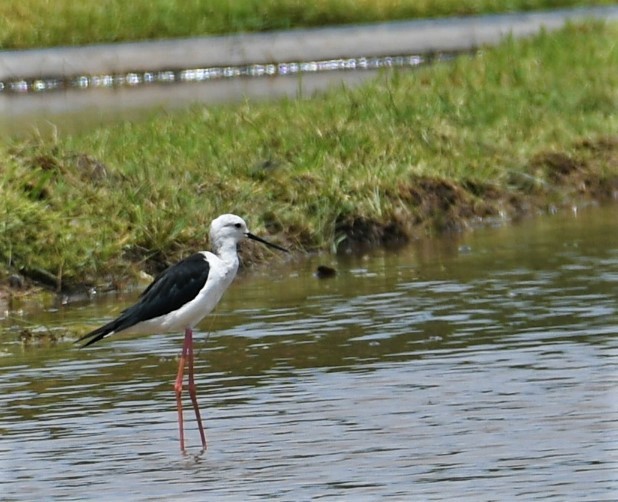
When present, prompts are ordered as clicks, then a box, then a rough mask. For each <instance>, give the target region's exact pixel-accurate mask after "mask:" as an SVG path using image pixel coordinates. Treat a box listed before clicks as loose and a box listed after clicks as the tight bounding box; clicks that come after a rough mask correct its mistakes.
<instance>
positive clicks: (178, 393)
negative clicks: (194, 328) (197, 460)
mask: <svg viewBox="0 0 618 502" xmlns="http://www.w3.org/2000/svg"><path fill="white" fill-rule="evenodd" d="M191 335H192V333H191V331H190V330H186V331H185V341H184V343H183V344H182V355H181V356H180V362H179V363H178V376H177V377H176V382H175V383H174V392H175V393H176V408H177V409H178V430H179V431H180V450H181V451H185V433H184V426H183V419H182V381H183V379H184V373H185V361H186V360H187V354H188V352H189V345H191V344H192V343H191Z"/></svg>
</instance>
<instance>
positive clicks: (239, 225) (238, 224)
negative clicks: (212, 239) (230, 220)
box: [234, 223, 242, 228]
mask: <svg viewBox="0 0 618 502" xmlns="http://www.w3.org/2000/svg"><path fill="white" fill-rule="evenodd" d="M234 226H235V227H236V228H240V227H242V225H241V224H240V223H234Z"/></svg>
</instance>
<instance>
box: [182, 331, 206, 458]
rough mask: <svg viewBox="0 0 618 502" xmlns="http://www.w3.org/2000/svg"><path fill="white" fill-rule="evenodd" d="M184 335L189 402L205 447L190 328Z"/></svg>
mask: <svg viewBox="0 0 618 502" xmlns="http://www.w3.org/2000/svg"><path fill="white" fill-rule="evenodd" d="M185 333H186V334H185V337H186V336H188V337H189V350H188V353H187V360H188V363H189V396H190V397H191V403H192V404H193V409H194V410H195V419H196V420H197V427H198V429H199V431H200V437H201V439H202V448H204V450H205V449H206V434H204V427H203V425H202V417H201V416H200V407H199V405H198V403H197V393H196V391H195V377H194V373H193V332H192V331H191V329H187V330H186V332H185Z"/></svg>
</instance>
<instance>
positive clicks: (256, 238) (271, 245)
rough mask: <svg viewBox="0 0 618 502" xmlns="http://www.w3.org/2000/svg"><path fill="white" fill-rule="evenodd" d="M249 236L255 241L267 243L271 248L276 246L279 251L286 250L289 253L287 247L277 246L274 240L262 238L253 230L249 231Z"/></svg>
mask: <svg viewBox="0 0 618 502" xmlns="http://www.w3.org/2000/svg"><path fill="white" fill-rule="evenodd" d="M246 235H247V238H249V239H251V240H254V241H258V242H261V243H262V244H266V245H267V246H269V247H271V248H275V249H278V250H279V251H285V252H286V253H289V251H288V250H287V249H285V248H282V247H281V246H277V245H276V244H273V243H272V242H268V241H266V240H264V239H262V238H261V237H258V236H257V235H253V234H252V233H251V232H247V234H246Z"/></svg>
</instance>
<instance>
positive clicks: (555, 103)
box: [0, 23, 618, 285]
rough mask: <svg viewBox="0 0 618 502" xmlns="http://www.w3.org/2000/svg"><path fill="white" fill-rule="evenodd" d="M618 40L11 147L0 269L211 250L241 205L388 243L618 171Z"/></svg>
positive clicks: (303, 229)
mask: <svg viewBox="0 0 618 502" xmlns="http://www.w3.org/2000/svg"><path fill="white" fill-rule="evenodd" d="M616 40H618V26H616V25H603V24H598V23H597V24H590V25H585V26H578V27H574V26H571V27H568V28H567V29H565V30H562V31H560V32H557V33H551V34H541V35H539V36H537V37H535V38H534V39H531V40H527V41H513V40H508V41H506V42H504V43H503V44H501V45H500V46H499V47H497V48H492V49H487V50H485V51H484V52H483V53H482V54H481V55H479V56H478V57H466V56H463V57H460V58H458V59H457V60H455V61H454V62H451V63H443V64H437V65H435V66H432V67H425V68H422V69H419V70H417V71H400V72H394V73H385V74H383V75H382V76H381V77H380V78H378V79H377V80H376V81H374V82H372V83H370V84H368V85H364V86H362V87H360V88H357V89H353V90H350V89H345V88H340V89H337V90H333V91H331V92H329V93H327V94H325V95H323V96H320V97H316V98H313V99H306V100H283V101H281V102H277V103H274V104H273V103H243V104H238V105H226V106H218V107H205V106H195V107H194V108H192V109H191V110H189V111H185V112H177V113H156V114H153V115H152V116H151V117H150V118H148V119H146V120H144V121H141V122H135V123H134V122H127V121H125V122H121V123H118V124H116V125H112V126H107V127H101V128H98V129H95V130H91V131H85V132H83V133H77V134H71V135H67V136H63V137H58V138H56V139H54V140H47V139H32V140H29V141H18V142H15V143H13V144H11V145H3V146H0V174H1V177H0V201H1V202H0V225H2V231H0V257H1V260H2V265H1V267H2V268H1V270H4V272H3V274H6V273H8V271H9V270H16V269H17V270H19V269H22V270H26V271H29V272H28V273H29V274H30V275H36V274H32V271H35V272H36V271H46V272H47V273H48V275H51V276H53V277H56V278H57V280H58V281H59V282H60V280H62V282H63V284H65V285H70V284H74V283H77V282H82V281H91V282H100V281H102V280H107V279H110V278H111V280H114V279H119V278H123V277H125V276H130V275H131V274H132V273H133V272H135V271H136V270H138V269H142V268H144V267H146V263H145V262H147V264H148V267H146V268H148V269H149V270H151V271H152V270H153V268H157V267H158V266H159V265H161V264H164V263H167V262H170V261H172V260H175V259H177V258H178V257H180V256H182V255H184V254H186V253H187V252H189V251H190V250H193V249H203V248H204V247H205V246H206V243H207V233H208V226H209V223H210V220H211V219H212V218H213V217H214V216H216V215H218V214H221V213H224V212H234V213H237V214H240V215H243V216H247V217H249V218H248V219H249V224H250V227H251V228H252V229H253V231H255V232H256V233H263V234H265V235H269V234H270V238H271V239H272V240H274V241H277V242H280V243H285V244H287V245H290V246H291V247H293V248H295V249H335V248H336V247H337V246H338V245H346V244H347V243H348V242H351V241H354V239H356V238H358V236H359V235H360V234H362V237H363V238H366V237H368V238H369V239H370V240H371V239H373V240H374V241H375V242H377V243H379V242H384V241H387V240H389V239H390V238H397V237H402V238H404V237H409V236H410V235H413V232H415V231H418V229H419V228H424V227H422V225H423V224H424V222H426V221H430V226H429V227H427V228H429V229H430V230H431V229H432V228H444V227H448V226H449V224H451V223H453V220H454V219H456V217H462V218H466V217H472V216H475V215H481V216H482V215H495V214H498V213H499V211H501V210H502V209H503V208H504V207H505V205H508V201H509V200H511V199H517V198H522V197H523V198H526V197H531V196H534V195H535V194H540V193H541V192H544V193H545V195H547V193H550V192H552V190H553V188H552V187H554V186H555V187H557V186H558V185H559V184H560V183H562V182H565V180H566V178H567V177H568V176H567V175H571V174H574V173H575V174H577V173H579V174H582V175H583V174H584V173H587V174H590V175H591V176H592V177H593V178H594V179H596V180H601V182H602V180H606V179H614V180H615V179H616V178H617V177H618V163H617V162H616V155H615V148H614V147H615V144H614V139H613V138H616V137H618V113H617V111H618V110H617V104H618V49H617V45H616ZM586 145H588V146H586ZM599 145H608V147H607V148H606V149H603V148H601V150H603V151H602V152H601V153H598V151H601V150H598V148H599ZM595 149H597V150H595ZM608 152H609V153H608ZM556 159H557V160H556ZM563 161H564V162H563ZM554 164H556V165H554ZM562 164H565V166H566V167H564V166H562ZM563 171H564V172H563ZM580 181H581V180H580ZM578 183H579V181H578ZM550 195H551V193H550ZM551 196H552V197H553V195H551ZM419 225H420V226H421V227H419ZM415 229H416V230H415ZM255 251H257V250H255Z"/></svg>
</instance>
